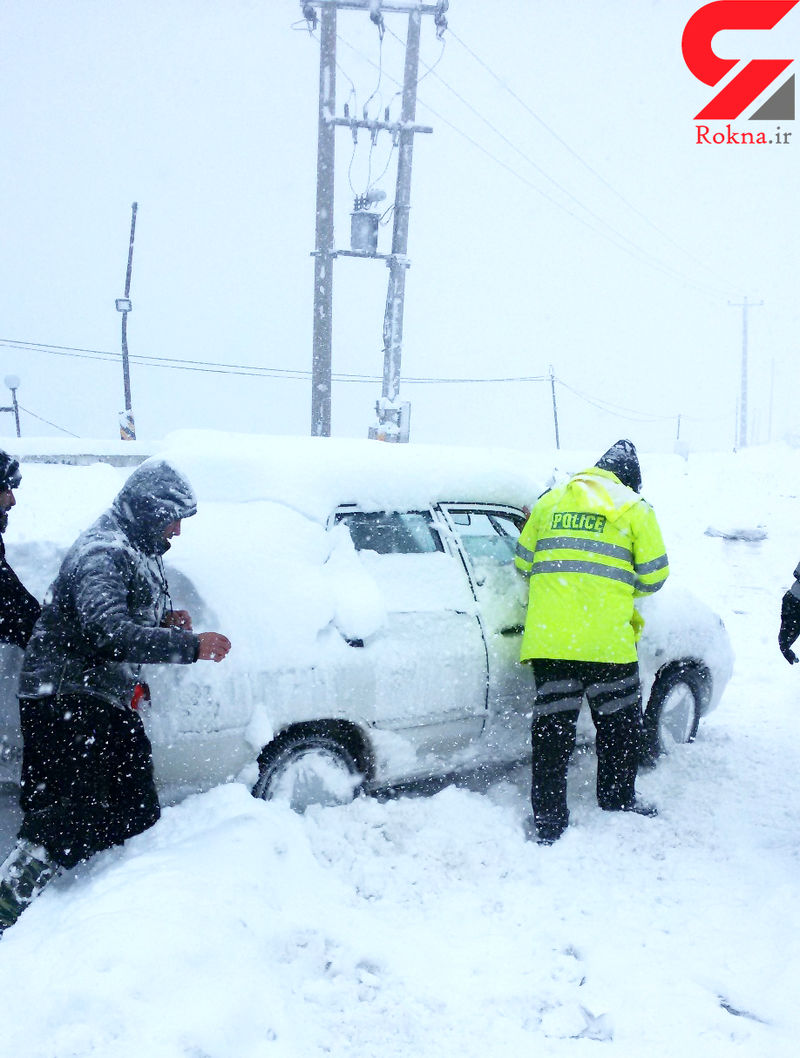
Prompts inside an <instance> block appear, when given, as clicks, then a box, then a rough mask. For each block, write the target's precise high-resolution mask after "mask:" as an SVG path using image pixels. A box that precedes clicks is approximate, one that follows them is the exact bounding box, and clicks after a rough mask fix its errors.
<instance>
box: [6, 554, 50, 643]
mask: <svg viewBox="0 0 800 1058" xmlns="http://www.w3.org/2000/svg"><path fill="white" fill-rule="evenodd" d="M39 612H40V607H39V603H38V602H37V601H36V599H35V598H34V597H33V596H32V595H31V593H30V592H29V591H28V589H27V588H26V587H25V585H24V584H23V583H22V581H21V580H20V579H19V577H18V576H17V575H16V573H15V572H14V570H13V569H12V568H11V566H9V564H8V562H6V549H5V544H4V543H3V538H2V537H0V641H2V642H3V643H13V644H14V646H16V647H24V646H25V644H26V643H27V642H28V640H29V638H30V635H31V632H32V631H33V626H34V624H35V623H36V618H37V617H38V616H39Z"/></svg>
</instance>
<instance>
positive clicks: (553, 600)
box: [515, 467, 669, 664]
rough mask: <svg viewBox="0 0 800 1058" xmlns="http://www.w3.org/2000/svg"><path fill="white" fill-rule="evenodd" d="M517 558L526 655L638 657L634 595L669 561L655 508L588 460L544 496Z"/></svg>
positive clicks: (654, 584) (648, 588) (647, 590)
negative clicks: (526, 581) (524, 584)
mask: <svg viewBox="0 0 800 1058" xmlns="http://www.w3.org/2000/svg"><path fill="white" fill-rule="evenodd" d="M515 562H516V566H517V569H519V570H520V571H521V572H522V573H524V574H525V575H527V576H530V578H531V583H530V594H529V597H528V613H527V619H526V621H525V633H524V635H523V637H522V650H521V659H522V660H523V661H526V660H528V659H530V658H554V659H563V660H575V661H605V662H614V663H620V664H624V663H628V662H632V661H636V660H637V655H636V639H637V638H638V636H637V635H636V633H635V631H634V623H633V622H634V621H635V618H634V606H633V600H634V598H635V597H636V596H643V595H650V594H652V593H653V592H655V591H658V589H659V588H660V587H661V586H662V584H663V583H664V581H665V580H666V579H667V576H668V574H669V565H668V561H667V555H666V551H665V549H664V541H663V540H662V538H661V530H660V529H659V527H658V522H657V520H656V516H655V512H654V511H653V508H652V507H651V506H650V504H649V503H647V501H646V500H643V499H642V497H641V496H640V495H639V494H638V493H636V492H634V491H633V489H629V488H627V486H625V485H623V484H622V483H621V482H620V480H619V479H618V478H617V477H616V475H614V474H612V473H611V472H610V471H608V470H601V469H600V468H599V467H590V468H589V469H588V470H584V471H582V472H581V473H580V474H576V475H575V476H574V477H573V478H571V479H570V480H569V481H568V482H567V484H566V485H561V486H559V487H557V488H554V489H551V490H550V491H549V492H546V493H545V494H544V495H543V496H541V497H540V499H539V501H538V502H537V504H536V506H535V507H534V509H533V511H532V512H531V515H530V517H529V518H528V521H527V522H526V523H525V527H524V528H523V530H522V533H521V534H520V538H519V543H518V544H517V554H516V559H515ZM637 617H638V614H637ZM637 624H638V622H637Z"/></svg>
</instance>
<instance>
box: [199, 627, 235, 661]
mask: <svg viewBox="0 0 800 1058" xmlns="http://www.w3.org/2000/svg"><path fill="white" fill-rule="evenodd" d="M197 639H198V648H197V660H198V661H222V660H223V659H224V658H226V657H227V656H228V651H229V650H230V649H231V641H230V639H228V637H227V636H224V635H223V634H222V633H221V632H201V633H200V634H199V635H198V637H197Z"/></svg>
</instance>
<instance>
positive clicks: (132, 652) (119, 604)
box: [19, 460, 198, 708]
mask: <svg viewBox="0 0 800 1058" xmlns="http://www.w3.org/2000/svg"><path fill="white" fill-rule="evenodd" d="M196 511H197V504H196V501H195V497H194V493H193V492H192V488H191V485H190V484H189V483H188V481H186V479H185V478H184V477H182V475H180V474H179V473H178V472H177V471H176V470H175V469H174V468H173V467H171V466H170V465H169V464H168V463H165V462H164V461H163V460H148V461H147V462H146V463H143V464H142V465H141V466H140V467H137V469H136V470H135V471H134V472H133V473H132V474H131V476H130V477H129V478H128V480H127V481H126V483H125V485H124V486H123V487H122V489H121V490H120V492H119V494H118V495H117V497H116V498H115V500H114V502H113V504H112V506H111V508H110V509H109V510H108V511H106V512H105V513H104V514H102V515H101V516H100V517H99V518H98V519H97V521H96V522H95V523H94V525H92V526H91V527H90V528H89V529H87V530H86V531H85V532H84V533H82V534H81V536H79V537H78V539H77V540H76V541H75V543H74V544H73V545H72V547H71V548H70V550H69V551H68V552H67V555H66V557H65V558H64V561H63V563H62V565H61V569H60V571H59V573H58V576H57V577H56V579H55V581H54V582H53V584H52V585H51V587H50V589H49V591H48V592H47V595H46V597H45V603H44V607H43V609H42V615H41V617H40V618H39V621H38V622H37V624H36V627H35V629H34V632H33V635H32V636H31V639H30V642H29V644H28V648H27V650H26V652H25V658H24V660H23V664H22V673H21V676H20V686H19V696H20V698H43V697H49V696H51V695H59V694H79V695H89V696H91V697H96V698H99V699H101V700H103V701H105V702H109V703H111V704H112V705H117V706H120V707H123V708H124V707H127V706H128V705H129V704H130V701H131V696H132V694H133V690H134V687H135V685H136V683H137V682H138V677H139V667H140V666H141V665H143V664H154V663H166V662H174V663H178V664H189V663H190V662H193V661H195V660H196V659H197V650H198V639H197V636H195V635H194V634H193V633H192V632H188V631H186V630H184V629H179V628H162V627H161V621H162V620H163V617H164V613H165V609H166V604H167V601H168V598H169V596H168V588H167V581H166V577H165V575H164V568H163V565H162V563H161V557H160V556H161V555H162V554H163V553H164V552H165V551H166V550H167V549H168V548H169V546H170V545H169V541H167V540H166V539H165V538H164V529H165V528H166V526H168V525H169V524H170V523H171V522H174V521H177V520H178V519H182V518H189V517H191V515H193V514H195V513H196Z"/></svg>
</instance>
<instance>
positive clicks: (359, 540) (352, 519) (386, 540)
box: [335, 511, 444, 555]
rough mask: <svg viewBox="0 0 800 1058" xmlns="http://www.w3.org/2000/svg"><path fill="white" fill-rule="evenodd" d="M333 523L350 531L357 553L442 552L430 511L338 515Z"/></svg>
mask: <svg viewBox="0 0 800 1058" xmlns="http://www.w3.org/2000/svg"><path fill="white" fill-rule="evenodd" d="M335 521H336V522H337V523H339V522H344V524H345V525H346V526H347V528H348V529H349V530H350V536H351V538H352V540H353V545H354V546H355V549H356V551H375V552H377V553H378V554H379V555H419V554H425V553H428V552H434V551H443V550H444V547H443V545H442V541H441V539H440V537H439V534H438V532H437V531H436V530H435V529H434V528H433V516H432V515H431V514H430V512H429V511H337V512H336V515H335Z"/></svg>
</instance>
